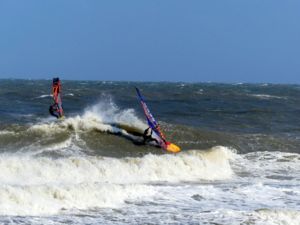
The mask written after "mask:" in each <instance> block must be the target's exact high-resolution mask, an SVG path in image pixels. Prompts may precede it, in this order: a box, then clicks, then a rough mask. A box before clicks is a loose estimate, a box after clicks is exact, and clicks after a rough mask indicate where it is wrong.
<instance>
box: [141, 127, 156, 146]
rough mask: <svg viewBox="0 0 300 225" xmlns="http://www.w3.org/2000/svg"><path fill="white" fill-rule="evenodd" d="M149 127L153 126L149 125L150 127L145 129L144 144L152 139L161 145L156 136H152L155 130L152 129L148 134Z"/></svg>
mask: <svg viewBox="0 0 300 225" xmlns="http://www.w3.org/2000/svg"><path fill="white" fill-rule="evenodd" d="M149 129H151V128H150V127H148V128H147V129H146V130H145V131H144V134H143V138H144V140H143V144H147V143H149V142H151V141H155V142H156V144H158V145H159V142H158V141H157V140H156V139H155V138H153V137H152V132H153V131H152V129H151V131H150V134H148V131H149Z"/></svg>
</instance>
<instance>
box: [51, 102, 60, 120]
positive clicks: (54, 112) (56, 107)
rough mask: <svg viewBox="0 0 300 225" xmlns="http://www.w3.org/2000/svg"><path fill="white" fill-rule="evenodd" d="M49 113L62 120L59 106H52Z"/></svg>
mask: <svg viewBox="0 0 300 225" xmlns="http://www.w3.org/2000/svg"><path fill="white" fill-rule="evenodd" d="M49 113H50V114H51V115H52V116H54V117H56V118H57V119H58V118H60V114H59V110H58V105H57V104H56V103H54V104H53V105H50V107H49Z"/></svg>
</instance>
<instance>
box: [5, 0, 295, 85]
mask: <svg viewBox="0 0 300 225" xmlns="http://www.w3.org/2000/svg"><path fill="white" fill-rule="evenodd" d="M299 12H300V1H299V0H284V1H282V0H206V1H202V0H188V1H184V0H181V1H178V0H127V1H125V0H119V1H117V0H107V1H101V0H82V1H78V0H48V1H46V0H45V1H41V0H35V1H32V0H26V1H22V0H19V1H16V0H0V29H1V35H0V78H32V79H47V78H51V77H53V76H60V77H61V78H62V79H81V80H84V79H88V80H130V81H188V82H207V81H214V82H263V83H264V82H272V83H300V23H299V21H300V13H299Z"/></svg>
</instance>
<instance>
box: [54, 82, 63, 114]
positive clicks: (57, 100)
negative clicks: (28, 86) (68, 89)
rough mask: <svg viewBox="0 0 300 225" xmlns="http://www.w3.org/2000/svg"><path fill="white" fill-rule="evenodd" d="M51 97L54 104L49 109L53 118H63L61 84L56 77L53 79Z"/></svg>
mask: <svg viewBox="0 0 300 225" xmlns="http://www.w3.org/2000/svg"><path fill="white" fill-rule="evenodd" d="M52 95H53V101H54V104H53V105H52V106H51V107H52V109H53V113H54V116H56V117H57V118H62V117H63V116H64V111H63V107H62V100H61V83H60V80H59V78H58V77H56V78H53V81H52ZM51 114H52V113H51ZM52 115H53V114H52Z"/></svg>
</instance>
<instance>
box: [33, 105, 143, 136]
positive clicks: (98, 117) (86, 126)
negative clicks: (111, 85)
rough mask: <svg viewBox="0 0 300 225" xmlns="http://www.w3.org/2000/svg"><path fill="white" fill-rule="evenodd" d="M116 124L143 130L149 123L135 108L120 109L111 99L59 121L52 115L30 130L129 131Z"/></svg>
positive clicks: (44, 131)
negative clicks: (136, 112) (140, 116)
mask: <svg viewBox="0 0 300 225" xmlns="http://www.w3.org/2000/svg"><path fill="white" fill-rule="evenodd" d="M114 124H117V125H118V124H122V125H126V126H128V127H133V128H135V129H138V130H141V131H143V130H144V129H145V128H146V127H147V125H146V124H145V123H144V122H142V121H141V120H140V119H139V118H138V117H137V116H136V115H135V112H134V110H133V109H125V110H121V109H119V108H118V107H117V106H116V105H115V104H114V103H113V101H112V100H111V99H107V100H104V101H100V102H99V103H98V104H96V105H93V106H91V107H88V108H87V109H86V110H85V111H84V113H83V115H81V116H80V115H78V116H74V117H69V118H66V119H64V120H63V121H59V122H57V121H56V120H53V119H51V118H50V117H49V118H47V119H46V120H43V121H42V122H41V123H39V124H35V125H33V126H31V127H30V128H29V129H28V130H29V131H38V132H43V133H46V134H47V133H48V134H49V135H52V134H53V132H62V131H65V130H68V129H73V130H74V131H75V132H80V131H89V130H98V131H102V132H111V133H123V134H124V135H127V132H126V131H125V130H123V129H120V128H118V127H116V126H114Z"/></svg>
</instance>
